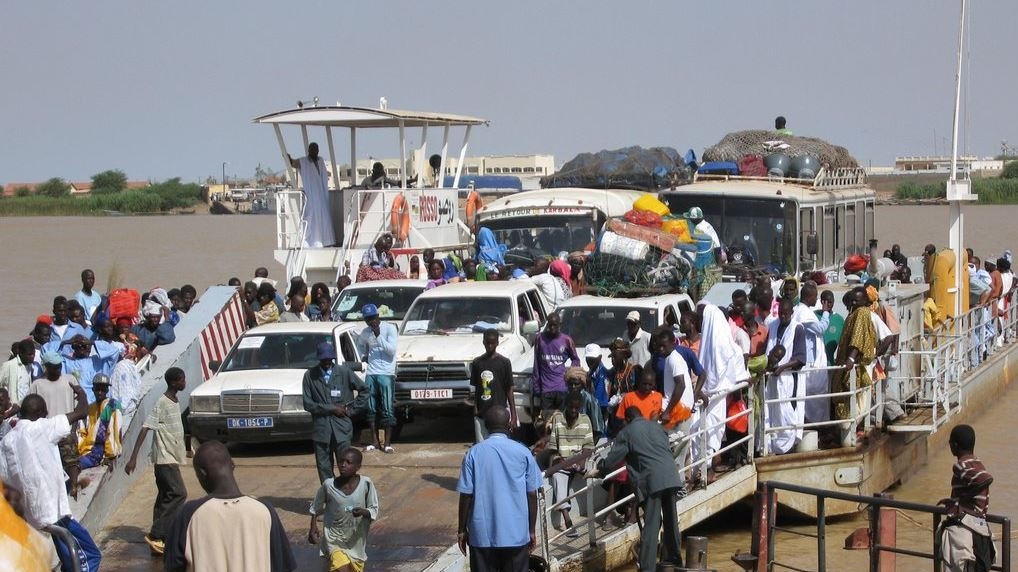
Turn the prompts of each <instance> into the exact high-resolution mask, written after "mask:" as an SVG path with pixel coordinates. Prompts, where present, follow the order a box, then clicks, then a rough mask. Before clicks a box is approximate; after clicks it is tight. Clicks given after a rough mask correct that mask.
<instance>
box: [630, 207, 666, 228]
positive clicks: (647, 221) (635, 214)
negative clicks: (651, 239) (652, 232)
mask: <svg viewBox="0 0 1018 572" xmlns="http://www.w3.org/2000/svg"><path fill="white" fill-rule="evenodd" d="M623 218H625V219H626V220H627V221H629V222H631V223H633V224H638V225H640V226H646V227H648V228H661V216H660V215H658V214H657V213H652V212H650V211H641V210H637V209H633V210H631V211H629V212H627V213H626V214H625V215H623Z"/></svg>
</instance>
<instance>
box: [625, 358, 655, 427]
mask: <svg viewBox="0 0 1018 572" xmlns="http://www.w3.org/2000/svg"><path fill="white" fill-rule="evenodd" d="M656 385H657V378H656V377H655V374H654V370H653V369H651V368H647V369H645V370H643V372H641V374H640V382H639V383H638V384H637V385H636V391H630V392H629V393H627V394H625V395H624V396H623V397H622V402H621V403H619V408H618V409H617V410H616V413H615V416H616V417H618V418H619V419H622V420H625V418H626V416H625V415H626V409H629V408H630V407H636V408H637V409H639V410H640V413H641V414H642V415H643V418H644V419H646V420H648V421H657V420H658V417H659V416H660V415H661V403H662V401H661V400H662V399H663V396H662V395H661V394H660V393H659V392H657V391H656V390H655V389H654V387H655V386H656Z"/></svg>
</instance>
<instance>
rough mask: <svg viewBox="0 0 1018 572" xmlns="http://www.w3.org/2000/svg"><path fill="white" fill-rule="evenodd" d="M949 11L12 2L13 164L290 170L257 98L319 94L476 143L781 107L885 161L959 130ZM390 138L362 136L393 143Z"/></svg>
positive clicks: (762, 117) (979, 137)
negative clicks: (409, 114) (483, 123)
mask: <svg viewBox="0 0 1018 572" xmlns="http://www.w3.org/2000/svg"><path fill="white" fill-rule="evenodd" d="M972 4H973V5H972V8H971V32H972V42H971V66H970V70H969V72H968V73H969V75H968V81H967V85H968V86H969V90H970V91H969V95H968V97H967V103H968V106H967V107H968V113H967V115H968V118H969V122H968V126H969V137H968V141H969V142H970V147H969V148H970V150H971V151H972V152H973V153H976V154H979V155H995V154H997V153H999V149H1000V141H1001V140H1002V139H1007V140H1009V142H1011V143H1018V112H1016V106H1015V101H1016V96H1018V74H1016V73H1015V69H1016V67H1015V66H1016V64H1015V58H1016V56H1018V34H1015V33H1014V26H1015V22H1018V2H1015V0H974V2H972ZM958 14H959V2H957V1H948V0H939V1H936V2H930V1H919V0H853V1H851V2H833V1H823V0H796V1H792V0H782V1H766V2H761V1H748V0H747V1H727V2H718V1H703V2H687V1H679V0H674V1H668V2H665V1H659V2H630V1H615V2H604V1H584V2H578V1H573V2H565V1H556V2H528V1H522V2H485V1H473V2H463V1H456V2H421V1H400V2H387V1H377V0H376V1H371V2H340V1H335V0H333V1H328V2H313V1H308V2H303V3H300V4H298V3H296V2H269V1H266V0H245V1H236V2H234V1H215V2H208V1H205V0H202V1H192V0H178V1H176V2H159V3H153V2H137V1H126V0H124V1H122V0H115V1H114V0H111V1H104V2H59V3H52V2H31V1H29V2H19V1H9V2H3V3H2V6H0V21H3V22H4V27H3V29H4V31H3V33H2V34H0V53H2V54H3V55H2V56H0V62H2V65H0V70H2V77H3V83H4V87H3V89H2V90H0V117H2V121H0V132H2V137H3V152H2V153H0V183H8V182H16V181H19V182H20V181H39V180H43V179H46V178H48V177H52V176H59V177H63V178H65V179H69V180H83V179H84V180H87V179H88V177H90V176H91V175H92V174H94V173H96V172H99V171H102V170H105V169H121V170H123V171H125V172H126V173H127V175H128V177H129V178H131V179H165V178H168V177H172V176H181V177H183V178H184V179H185V180H192V181H193V180H199V179H204V178H205V177H207V176H210V175H211V176H215V177H216V178H217V179H218V178H219V176H220V175H219V174H220V172H221V169H222V166H221V165H222V162H223V161H228V162H229V166H228V167H227V175H228V176H232V175H233V174H238V175H242V176H249V175H251V174H252V173H253V170H254V167H255V165H256V164H258V163H259V162H261V163H262V164H265V165H267V166H269V167H271V168H273V169H281V168H282V162H281V161H280V159H279V155H278V152H277V150H276V149H277V147H276V143H275V138H274V136H273V133H272V129H271V128H270V127H266V126H259V125H254V124H252V123H251V119H252V118H253V117H255V116H258V115H262V114H265V113H269V112H273V111H278V110H282V109H287V108H291V107H293V106H294V104H295V102H296V100H298V99H310V98H312V97H313V96H318V97H320V98H321V101H322V102H323V103H326V102H327V103H334V102H335V101H337V100H339V101H342V102H343V103H344V104H346V105H361V106H376V105H377V104H378V98H379V97H380V96H385V97H386V98H388V100H389V106H390V107H391V108H399V109H413V110H429V111H445V112H450V113H462V114H468V115H475V116H479V117H484V118H486V119H489V120H490V121H491V125H490V126H489V127H486V128H481V129H479V130H475V135H474V137H473V138H472V141H471V154H512V153H520V154H522V153H552V154H554V155H555V160H556V163H558V164H561V163H562V162H563V161H565V160H568V159H569V158H571V157H572V156H573V155H575V154H576V153H578V152H582V151H597V150H600V149H604V148H615V147H621V146H626V145H643V146H653V145H669V146H673V147H676V148H678V149H680V150H684V149H686V148H690V147H691V148H693V149H695V150H696V151H697V153H698V154H699V153H701V152H702V150H703V148H704V147H706V146H708V145H710V144H713V143H715V142H717V140H718V139H720V138H721V137H722V136H723V135H724V134H725V133H727V132H729V131H734V130H740V129H750V128H770V126H771V125H772V124H773V118H774V116H775V115H778V114H784V115H786V116H787V117H788V118H789V127H791V128H792V129H793V130H794V131H795V132H796V133H797V134H799V135H812V136H817V137H822V138H824V139H827V140H829V141H831V142H834V143H837V144H840V145H844V146H846V147H847V148H848V149H849V150H850V151H852V152H853V154H854V155H855V156H856V158H857V159H859V161H860V162H861V163H863V164H864V165H866V164H871V163H872V164H873V165H889V164H891V162H892V161H893V159H894V157H895V155H902V154H929V153H932V152H933V151H934V145H936V150H937V151H938V152H940V153H944V152H945V151H946V150H947V145H948V144H949V142H950V129H951V109H952V105H953V85H954V72H955V50H956V45H957V29H958ZM432 133H434V131H432ZM433 136H434V135H433ZM433 141H434V140H433ZM372 143H374V141H372ZM385 143H386V145H385V146H382V145H381V142H378V146H377V147H375V145H370V146H369V145H367V144H365V145H364V147H365V149H364V154H365V155H366V154H368V153H372V154H374V155H375V156H395V155H396V154H397V152H396V145H395V138H394V137H393V139H391V140H389V139H387V140H386V141H385ZM434 144H435V143H432V145H434ZM341 156H342V157H344V158H345V157H346V156H347V151H345V150H344V151H342V155H341Z"/></svg>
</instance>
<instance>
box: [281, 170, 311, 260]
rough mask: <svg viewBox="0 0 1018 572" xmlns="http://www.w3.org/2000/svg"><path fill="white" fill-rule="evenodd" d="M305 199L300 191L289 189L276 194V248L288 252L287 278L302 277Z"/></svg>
mask: <svg viewBox="0 0 1018 572" xmlns="http://www.w3.org/2000/svg"><path fill="white" fill-rule="evenodd" d="M304 208H305V197H304V193H303V192H302V191H299V190H296V189H292V188H291V189H290V190H286V191H277V192H276V248H277V249H279V250H289V251H290V253H289V254H288V255H287V260H286V273H287V276H303V275H304V261H305V260H306V257H307V254H306V253H305V252H304V236H305V234H306V233H307V221H305V220H304Z"/></svg>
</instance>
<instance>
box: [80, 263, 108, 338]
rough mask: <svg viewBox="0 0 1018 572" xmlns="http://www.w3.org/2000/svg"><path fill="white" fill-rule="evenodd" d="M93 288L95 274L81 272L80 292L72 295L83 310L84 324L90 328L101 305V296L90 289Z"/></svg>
mask: <svg viewBox="0 0 1018 572" xmlns="http://www.w3.org/2000/svg"><path fill="white" fill-rule="evenodd" d="M94 286H95V273H94V272H92V271H91V270H89V269H87V268H86V269H85V270H82V271H81V290H79V291H78V292H77V293H75V294H74V299H75V300H77V301H78V303H79V304H81V307H82V308H84V309H85V322H86V323H87V324H88V325H89V326H91V325H92V318H93V317H94V316H95V311H96V310H98V309H99V308H100V307H101V306H102V303H103V296H102V294H100V293H99V292H96V291H95V290H93V289H92V288H93V287H94Z"/></svg>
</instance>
